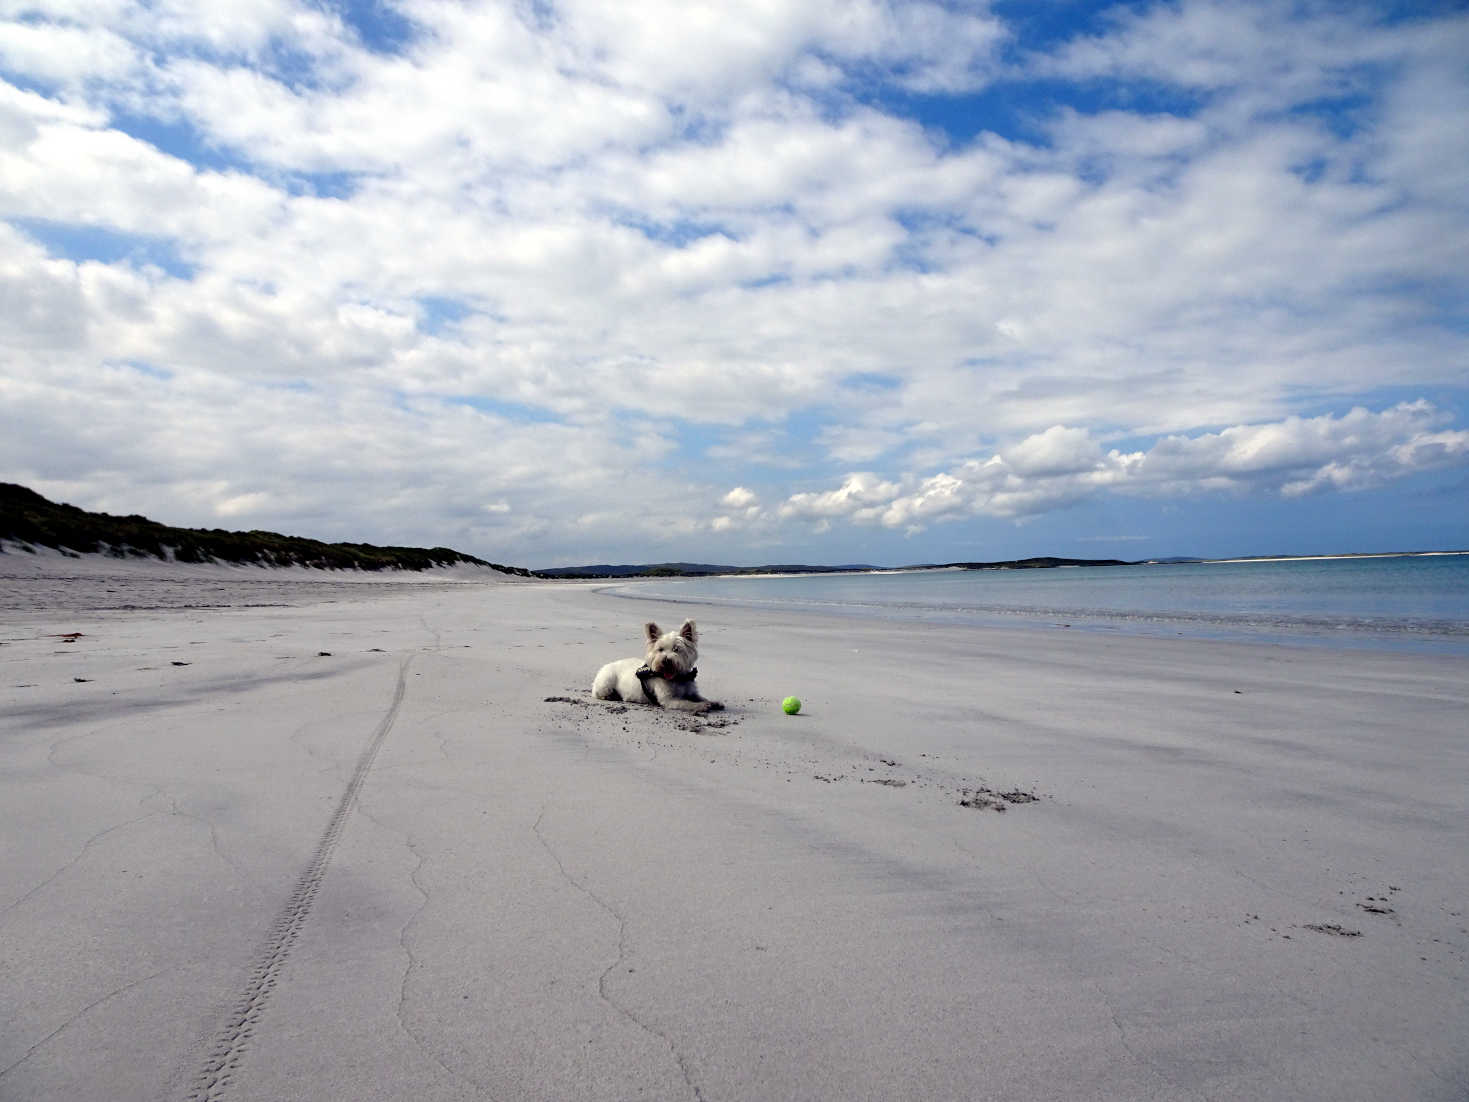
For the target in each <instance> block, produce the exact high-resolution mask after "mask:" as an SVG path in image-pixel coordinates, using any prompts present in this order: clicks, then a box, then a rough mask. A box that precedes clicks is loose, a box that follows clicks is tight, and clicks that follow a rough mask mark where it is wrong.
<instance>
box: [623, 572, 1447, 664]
mask: <svg viewBox="0 0 1469 1102" xmlns="http://www.w3.org/2000/svg"><path fill="white" fill-rule="evenodd" d="M613 588H614V591H618V592H623V593H626V594H627V595H629V596H632V595H636V596H638V597H643V598H647V597H653V598H658V599H666V600H671V601H678V602H682V603H690V604H716V605H717V604H736V605H744V606H751V607H770V608H772V609H773V608H778V607H783V608H788V609H810V610H819V611H825V612H831V613H837V614H842V615H853V616H862V617H873V618H878V619H893V620H906V621H925V622H943V623H967V624H997V623H1007V624H1021V623H1024V624H1036V625H1046V626H1050V625H1062V624H1064V625H1066V626H1068V627H1074V628H1083V629H1088V630H1101V631H1128V632H1136V633H1142V634H1168V635H1180V634H1181V635H1186V636H1195V637H1207V638H1221V639H1249V640H1266V641H1300V642H1314V643H1326V644H1333V645H1343V646H1354V647H1355V646H1369V647H1371V646H1381V647H1387V648H1390V649H1400V648H1405V647H1406V648H1409V649H1419V648H1423V649H1429V650H1435V651H1442V652H1453V653H1465V654H1469V555H1425V556H1394V557H1384V558H1346V559H1313V560H1288V561H1281V562H1267V561H1253V562H1219V563H1187V564H1179V565H1154V566H1113V567H1077V568H1066V567H1062V568H1057V569H1049V570H937V571H921V572H906V573H880V574H841V575H803V576H797V577H729V578H680V579H666V580H665V579H660V580H656V581H645V582H636V583H630V584H628V585H620V584H619V585H616V586H614V587H613Z"/></svg>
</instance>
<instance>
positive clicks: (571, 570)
mask: <svg viewBox="0 0 1469 1102" xmlns="http://www.w3.org/2000/svg"><path fill="white" fill-rule="evenodd" d="M878 569H880V567H876V566H859V565H846V566H809V565H804V564H803V565H786V566H720V565H717V564H715V563H706V562H659V563H642V564H639V565H632V564H626V563H624V564H622V565H618V566H613V565H611V564H610V563H595V564H591V565H588V566H552V567H545V568H543V569H540V570H537V571H536V573H537V574H538V575H540V576H542V577H546V578H707V577H710V576H712V575H716V574H833V573H841V572H842V571H852V570H878Z"/></svg>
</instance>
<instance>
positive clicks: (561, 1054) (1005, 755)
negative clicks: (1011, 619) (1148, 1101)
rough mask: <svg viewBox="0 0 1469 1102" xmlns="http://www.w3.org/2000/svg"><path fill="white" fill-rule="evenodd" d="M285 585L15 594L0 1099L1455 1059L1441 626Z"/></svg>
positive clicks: (963, 1082) (1169, 1091)
mask: <svg viewBox="0 0 1469 1102" xmlns="http://www.w3.org/2000/svg"><path fill="white" fill-rule="evenodd" d="M318 596H319V595H318ZM306 599H307V598H305V597H301V598H298V599H297V600H296V603H287V604H282V605H279V606H272V607H247V608H239V607H236V608H211V609H202V608H173V609H149V610H136V609H134V610H127V609H118V608H112V609H107V610H94V611H86V610H72V611H64V610H59V609H50V610H48V609H40V610H33V611H28V612H27V611H15V612H11V613H7V614H5V616H4V617H3V626H0V641H3V645H0V856H3V859H0V956H3V960H0V1006H4V1007H6V1021H5V1024H4V1026H3V1027H0V1098H4V1099H12V1098H14V1099H27V1100H40V1099H58V1100H59V1099H66V1100H76V1099H156V1098H187V1099H231V1100H233V1099H241V1100H244V1099H261V1100H265V1099H307V1098H312V1099H320V1098H353V1099H432V1100H437V1099H481V1098H485V1099H583V1098H585V1099H593V1098H596V1099H602V1098H605V1099H625V1098H631V1097H639V1096H641V1097H648V1098H702V1099H710V1100H712V1099H751V1098H813V1099H816V1098H819V1099H851V1098H874V1099H876V1098H898V1097H909V1098H943V1099H948V1098H953V1099H959V1098H965V1099H974V1098H1011V1097H1025V1098H1031V1099H1036V1098H1039V1099H1132V1098H1156V1099H1205V1098H1207V1099H1215V1100H1220V1099H1281V1100H1285V1099H1369V1098H1371V1099H1380V1098H1402V1099H1445V1100H1448V1099H1462V1098H1463V1097H1465V1095H1466V1093H1469V1040H1466V1038H1469V983H1466V980H1469V960H1466V953H1469V932H1466V929H1469V916H1466V913H1465V911H1466V907H1469V844H1466V842H1469V837H1466V833H1469V832H1466V828H1465V823H1466V822H1469V815H1466V813H1469V786H1466V784H1465V778H1466V777H1469V740H1466V738H1465V734H1464V731H1465V723H1464V719H1465V716H1466V715H1469V707H1466V705H1469V660H1464V659H1456V658H1425V657H1417V656H1409V655H1402V654H1381V655H1378V654H1371V653H1365V652H1357V651H1352V652H1333V651H1329V650H1325V649H1305V648H1301V649H1293V648H1289V647H1278V646H1263V645H1261V646H1245V645H1234V644H1224V643H1212V642H1205V641H1185V640H1180V641H1171V640H1157V639H1145V638H1120V639H1119V638H1106V637H1100V636H1096V635H1080V634H1075V633H1070V632H1066V631H1064V630H1060V629H1057V630H1054V631H1037V630H1028V631H1013V632H1012V631H1000V630H983V629H949V628H937V629H936V628H923V627H920V626H913V625H892V624H880V623H868V622H857V621H852V620H828V619H825V618H822V617H819V616H812V615H797V614H778V615H771V614H769V613H766V612H757V611H746V610H741V609H733V608H719V609H702V610H698V615H699V618H700V627H701V629H702V632H703V641H702V642H703V645H702V649H701V654H700V657H699V668H700V671H701V673H700V686H701V689H702V690H703V692H704V693H705V695H706V696H710V697H713V698H715V699H719V700H722V701H723V702H725V704H726V705H727V707H726V710H725V711H723V712H719V713H713V714H710V715H709V716H706V717H684V716H675V715H671V714H666V713H662V712H659V711H656V710H653V709H649V708H647V707H644V706H636V705H609V704H604V703H601V702H596V701H592V700H591V699H590V697H589V694H588V692H587V689H588V686H589V684H590V680H591V676H592V674H593V672H595V670H596V668H597V667H598V666H599V665H600V664H601V663H602V662H604V661H607V660H609V659H611V658H617V657H622V656H625V655H631V654H634V653H636V652H637V649H638V646H639V643H638V640H639V637H640V625H641V623H642V622H643V620H645V619H650V618H651V619H656V620H658V621H660V622H661V623H663V624H664V626H665V627H669V626H674V625H675V624H676V623H677V622H678V621H679V620H680V619H681V618H682V616H683V614H684V613H685V611H686V610H684V609H682V608H679V607H677V606H670V605H665V604H661V603H656V602H646V601H640V600H626V599H618V598H613V597H610V596H606V595H604V594H602V593H599V592H598V591H597V587H595V586H587V585H575V584H517V585H475V584H468V585H442V586H440V585H430V586H422V587H417V588H412V589H411V590H410V589H409V588H408V587H404V588H403V589H396V590H394V591H393V593H392V595H386V594H378V593H370V594H368V595H367V596H364V597H362V598H358V599H336V598H335V597H332V598H331V599H329V601H326V602H322V601H318V602H317V603H309V604H302V603H300V601H301V600H306ZM80 603H81V604H83V605H85V604H86V603H87V602H86V601H81V602H80ZM74 633H79V634H74ZM791 693H795V694H797V695H799V696H800V697H801V698H802V700H803V701H804V702H805V707H804V709H803V711H802V713H801V714H800V715H799V716H795V717H788V716H786V715H784V714H783V713H782V712H781V711H780V700H781V699H782V698H783V697H784V696H786V695H788V694H791Z"/></svg>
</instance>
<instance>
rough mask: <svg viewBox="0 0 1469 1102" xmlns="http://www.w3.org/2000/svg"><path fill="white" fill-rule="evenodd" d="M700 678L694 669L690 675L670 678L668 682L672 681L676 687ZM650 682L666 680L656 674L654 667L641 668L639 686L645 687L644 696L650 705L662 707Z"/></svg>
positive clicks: (683, 674) (685, 674)
mask: <svg viewBox="0 0 1469 1102" xmlns="http://www.w3.org/2000/svg"><path fill="white" fill-rule="evenodd" d="M698 676H699V671H698V670H697V669H693V670H690V671H689V672H688V673H681V674H679V675H678V676H677V677H670V678H667V679H666V680H668V681H672V682H673V683H674V684H675V685H687V684H688V683H689V682H690V681H692V680H693V679H694V678H696V677H698ZM650 680H652V681H661V680H665V679H664V678H661V677H659V675H658V674H656V673H654V672H653V667H652V666H643V667H641V668H640V669H639V670H638V684H639V685H641V686H642V687H643V695H644V696H645V697H647V698H648V703H649V704H659V705H660V707H661V703H660V702H659V700H658V697H657V696H655V695H654V693H653V690H652V689H651V688H650V687H649V686H648V682H649V681H650Z"/></svg>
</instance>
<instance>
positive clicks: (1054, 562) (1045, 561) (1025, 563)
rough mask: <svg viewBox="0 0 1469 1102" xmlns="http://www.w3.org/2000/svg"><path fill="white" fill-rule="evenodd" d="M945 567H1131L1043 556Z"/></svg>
mask: <svg viewBox="0 0 1469 1102" xmlns="http://www.w3.org/2000/svg"><path fill="white" fill-rule="evenodd" d="M944 565H946V566H951V567H958V568H959V569H960V570H1049V569H1054V568H1055V567H1058V566H1132V565H1133V564H1132V563H1130V562H1126V561H1125V560H1123V559H1058V558H1054V557H1052V556H1050V555H1043V556H1041V557H1039V558H1034V559H1007V560H1006V561H1004V562H951V563H945V564H944Z"/></svg>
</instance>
